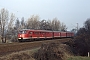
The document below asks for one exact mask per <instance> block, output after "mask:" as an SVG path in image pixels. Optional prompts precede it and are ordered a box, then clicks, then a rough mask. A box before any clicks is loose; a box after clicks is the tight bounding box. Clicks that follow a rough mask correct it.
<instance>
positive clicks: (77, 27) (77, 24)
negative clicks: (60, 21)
mask: <svg viewBox="0 0 90 60" xmlns="http://www.w3.org/2000/svg"><path fill="white" fill-rule="evenodd" d="M77 31H78V23H77Z"/></svg>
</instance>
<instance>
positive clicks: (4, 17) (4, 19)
mask: <svg viewBox="0 0 90 60" xmlns="http://www.w3.org/2000/svg"><path fill="white" fill-rule="evenodd" d="M8 14H9V13H8V11H7V10H6V9H4V8H3V9H1V12H0V23H1V39H2V43H4V37H5V29H7V28H6V27H7V23H8Z"/></svg>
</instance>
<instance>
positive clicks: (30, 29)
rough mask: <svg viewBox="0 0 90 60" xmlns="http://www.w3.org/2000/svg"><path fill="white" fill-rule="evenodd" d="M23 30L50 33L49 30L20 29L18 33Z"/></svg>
mask: <svg viewBox="0 0 90 60" xmlns="http://www.w3.org/2000/svg"><path fill="white" fill-rule="evenodd" d="M23 30H29V31H41V32H52V31H49V30H34V29H22V30H20V31H23Z"/></svg>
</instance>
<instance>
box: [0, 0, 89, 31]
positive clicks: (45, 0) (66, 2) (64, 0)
mask: <svg viewBox="0 0 90 60" xmlns="http://www.w3.org/2000/svg"><path fill="white" fill-rule="evenodd" d="M2 8H5V9H7V10H8V11H9V12H10V13H11V12H12V13H14V14H15V15H16V17H18V18H21V17H25V19H28V18H29V17H30V16H31V15H39V16H40V18H41V20H42V19H46V20H47V19H53V18H55V17H57V18H58V19H59V20H60V21H61V22H63V23H65V24H66V25H67V28H68V30H71V29H72V28H75V27H76V23H78V24H79V27H82V26H83V23H84V22H85V21H86V20H87V18H90V0H0V10H1V9H2Z"/></svg>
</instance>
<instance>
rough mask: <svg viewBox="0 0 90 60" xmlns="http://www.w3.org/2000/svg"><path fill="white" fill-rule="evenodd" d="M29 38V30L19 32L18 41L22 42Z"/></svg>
mask: <svg viewBox="0 0 90 60" xmlns="http://www.w3.org/2000/svg"><path fill="white" fill-rule="evenodd" d="M27 38H28V34H27V30H21V31H19V32H18V41H19V42H22V41H25V40H26V39H27Z"/></svg>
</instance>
